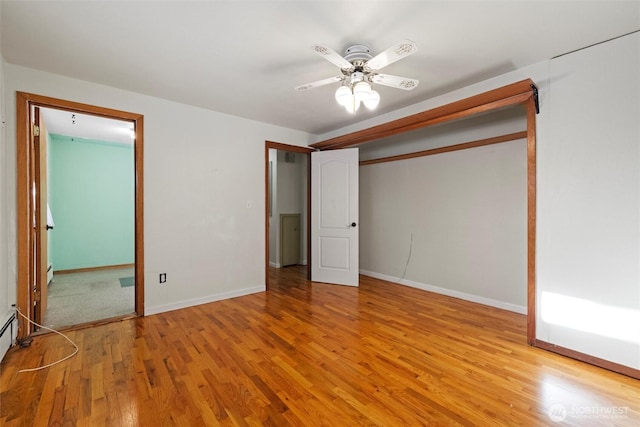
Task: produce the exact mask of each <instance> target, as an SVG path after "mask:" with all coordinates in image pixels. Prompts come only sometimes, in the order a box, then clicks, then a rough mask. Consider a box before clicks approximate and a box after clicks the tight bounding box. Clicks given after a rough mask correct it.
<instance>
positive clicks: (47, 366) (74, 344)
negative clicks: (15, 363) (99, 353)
mask: <svg viewBox="0 0 640 427" xmlns="http://www.w3.org/2000/svg"><path fill="white" fill-rule="evenodd" d="M16 311H17V312H18V314H19V315H20V316H22V317H24V319H25V320H26V321H27V322H29V323H31V324H33V325H36V326H38V327H39V328H43V329H46V330H47V331H51V332H55V333H56V334H58V335H60V336H63V337H64V338H65V339H66V340H67V341H69V342H70V343H71V345H73V347H74V348H75V350H74V351H73V353H71V354H70V355H68V356H66V357H64V358H62V359H60V360H58V361H56V362H53V363H49V364H48V365H44V366H40V367H38V368H31V369H20V370H19V371H18V372H33V371H39V370H40V369H45V368H49V367H51V366H53V365H57V364H58V363H61V362H64V361H65V360H67V359H70V358H72V357H73V356H75V355H76V354H77V353H78V346H77V345H76V343H74V342H73V341H71V340H70V339H69V337H68V336H66V335H65V334H63V333H61V332H58V331H56V330H55V329H51V328H47V327H46V326H42V325H40V324H38V323H36V322H34V321H33V320H31V319H29V318H28V317H27V316H25V315H24V314H22V312H21V311H20V308H18V307H16Z"/></svg>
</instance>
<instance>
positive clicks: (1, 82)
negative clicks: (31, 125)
mask: <svg viewBox="0 0 640 427" xmlns="http://www.w3.org/2000/svg"><path fill="white" fill-rule="evenodd" d="M5 82H6V79H5V61H4V58H3V57H2V52H1V51H0V118H1V119H2V120H1V127H0V195H1V196H0V328H2V327H3V326H4V325H5V323H6V322H7V321H9V319H10V318H11V316H12V315H13V313H14V309H13V308H12V307H11V304H13V303H14V302H15V300H13V299H12V298H11V297H10V294H11V292H10V289H9V288H10V286H9V283H10V280H9V277H10V276H11V275H12V274H13V271H14V270H15V268H14V267H13V264H11V263H10V262H9V259H8V256H7V253H8V250H9V247H10V245H11V242H12V239H10V238H9V235H8V230H7V224H8V223H9V206H8V202H9V200H8V199H7V197H5V196H6V195H7V193H8V189H9V186H10V184H9V182H8V179H7V177H6V173H5V171H6V170H7V168H8V166H9V163H10V161H9V154H8V152H9V147H8V145H9V143H8V141H10V140H9V139H8V138H7V136H6V131H5V129H6V124H5V122H6V120H7V118H6V117H7V116H6V105H7V103H6V102H5V92H6V89H5V87H6V83H5ZM13 331H14V333H13V335H12V334H11V328H9V329H7V330H6V331H5V333H4V334H3V336H2V338H0V360H1V359H2V357H4V355H5V353H6V352H7V350H8V349H9V347H10V346H11V343H12V342H13V340H14V339H15V335H16V334H15V332H17V322H15V321H14V327H13Z"/></svg>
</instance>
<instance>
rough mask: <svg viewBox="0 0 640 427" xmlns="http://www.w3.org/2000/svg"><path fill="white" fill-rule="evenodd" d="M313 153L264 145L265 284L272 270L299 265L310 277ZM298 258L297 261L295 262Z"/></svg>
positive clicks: (269, 143)
mask: <svg viewBox="0 0 640 427" xmlns="http://www.w3.org/2000/svg"><path fill="white" fill-rule="evenodd" d="M312 151H313V150H312V149H310V148H305V147H298V146H294V145H287V144H281V143H277V142H271V141H266V143H265V196H266V197H265V246H266V250H265V253H266V259H265V268H266V271H265V281H266V287H267V289H269V275H270V270H271V269H273V268H283V267H287V266H293V265H300V266H302V268H304V269H306V270H307V272H306V275H307V278H310V260H311V258H310V254H311V242H310V237H311V231H310V230H311V229H310V224H311V211H310V192H311V191H310V189H311V180H310V171H311V155H310V153H311V152H312ZM296 258H297V261H296Z"/></svg>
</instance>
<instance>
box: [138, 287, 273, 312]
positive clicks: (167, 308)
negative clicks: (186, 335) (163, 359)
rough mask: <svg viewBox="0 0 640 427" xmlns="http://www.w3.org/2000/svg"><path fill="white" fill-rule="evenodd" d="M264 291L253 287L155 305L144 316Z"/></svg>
mask: <svg viewBox="0 0 640 427" xmlns="http://www.w3.org/2000/svg"><path fill="white" fill-rule="evenodd" d="M265 290H266V287H265V286H264V285H262V286H255V287H253V288H244V289H238V290H237V291H229V292H222V293H219V294H213V295H208V296H206V297H202V298H192V299H187V300H182V301H178V302H175V303H171V304H165V305H157V306H155V307H145V310H144V314H145V316H149V315H152V314H158V313H164V312H167V311H173V310H179V309H181V308H187V307H193V306H196V305H201V304H207V303H210V302H215V301H222V300H224V299H229V298H235V297H241V296H244V295H250V294H255V293H258V292H264V291H265Z"/></svg>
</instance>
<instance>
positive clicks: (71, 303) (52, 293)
mask: <svg viewBox="0 0 640 427" xmlns="http://www.w3.org/2000/svg"><path fill="white" fill-rule="evenodd" d="M133 275H134V270H133V268H119V269H113V270H98V271H90V272H82V273H66V274H56V273H54V275H53V280H52V281H51V283H50V284H49V289H48V291H49V298H48V305H47V312H46V314H45V316H44V323H43V325H44V326H46V327H48V328H54V329H57V328H60V327H64V326H72V325H77V324H80V323H85V322H92V321H96V320H100V319H106V318H109V317H114V316H122V315H125V314H130V313H133V312H134V310H135V308H134V290H135V288H134V287H133V286H129V287H122V286H121V285H120V280H119V279H120V278H124V277H131V276H133Z"/></svg>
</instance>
